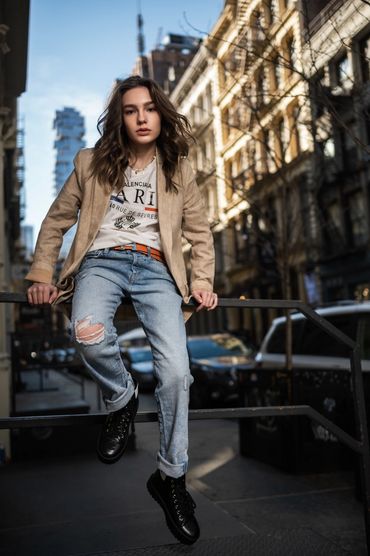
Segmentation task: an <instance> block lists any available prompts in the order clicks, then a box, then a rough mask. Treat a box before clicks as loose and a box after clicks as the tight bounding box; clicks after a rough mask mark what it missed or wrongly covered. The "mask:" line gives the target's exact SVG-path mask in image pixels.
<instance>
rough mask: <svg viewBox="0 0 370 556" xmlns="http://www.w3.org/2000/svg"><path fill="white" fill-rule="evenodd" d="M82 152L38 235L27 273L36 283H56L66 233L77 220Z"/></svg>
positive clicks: (79, 204) (79, 202)
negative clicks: (59, 257)
mask: <svg viewBox="0 0 370 556" xmlns="http://www.w3.org/2000/svg"><path fill="white" fill-rule="evenodd" d="M80 155H81V151H79V152H78V153H77V155H76V157H75V159H74V161H73V164H74V169H73V171H72V173H71V174H70V176H69V177H68V178H67V181H66V182H65V184H64V186H63V187H62V189H61V190H60V192H59V194H58V196H57V197H56V199H55V200H54V202H53V204H52V205H51V207H50V209H49V211H48V213H47V215H46V216H45V218H44V220H43V222H42V224H41V228H40V232H39V235H38V237H37V242H36V248H35V253H34V257H33V263H32V265H31V268H30V270H29V272H28V274H27V275H26V278H25V279H26V280H30V281H32V282H44V283H47V284H51V283H53V275H54V270H55V265H56V263H57V260H58V256H59V252H60V249H61V246H62V243H63V236H64V234H65V233H66V232H67V231H68V230H69V229H70V228H72V226H73V225H74V224H75V223H76V222H77V219H78V213H79V209H80V206H81V199H82V190H81V181H82V180H81V176H80V171H79V167H80Z"/></svg>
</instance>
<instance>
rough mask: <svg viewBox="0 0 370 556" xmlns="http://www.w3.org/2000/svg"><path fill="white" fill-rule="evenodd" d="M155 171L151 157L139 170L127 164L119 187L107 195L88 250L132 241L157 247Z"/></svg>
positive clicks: (158, 238)
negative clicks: (107, 198)
mask: <svg viewBox="0 0 370 556" xmlns="http://www.w3.org/2000/svg"><path fill="white" fill-rule="evenodd" d="M156 174H157V172H156V161H155V160H153V161H152V162H151V163H150V164H149V165H148V166H147V167H146V168H144V169H143V170H141V171H135V170H133V169H132V168H130V166H128V167H127V169H126V172H125V175H124V185H123V188H122V189H121V190H120V191H118V192H114V193H113V194H112V195H111V198H110V202H109V205H108V209H107V212H106V214H105V216H104V219H103V221H102V224H101V226H100V230H99V232H98V235H97V236H96V238H95V240H94V243H93V244H92V245H91V247H90V249H89V250H90V251H93V250H95V249H104V248H105V247H115V246H116V245H125V244H127V243H133V242H135V243H142V244H144V245H148V246H149V247H154V248H156V249H159V250H161V240H160V236H159V225H158V205H157V180H156V177H157V176H156Z"/></svg>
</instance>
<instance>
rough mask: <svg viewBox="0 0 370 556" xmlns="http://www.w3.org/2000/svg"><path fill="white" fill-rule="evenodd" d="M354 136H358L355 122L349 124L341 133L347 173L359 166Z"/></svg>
mask: <svg viewBox="0 0 370 556" xmlns="http://www.w3.org/2000/svg"><path fill="white" fill-rule="evenodd" d="M354 136H356V130H355V126H354V122H348V123H347V124H346V127H345V128H343V129H341V130H340V131H339V138H340V144H341V150H342V160H343V168H344V169H345V170H347V171H348V170H353V169H354V168H355V167H356V165H357V147H356V143H355V142H354V140H353V137H354Z"/></svg>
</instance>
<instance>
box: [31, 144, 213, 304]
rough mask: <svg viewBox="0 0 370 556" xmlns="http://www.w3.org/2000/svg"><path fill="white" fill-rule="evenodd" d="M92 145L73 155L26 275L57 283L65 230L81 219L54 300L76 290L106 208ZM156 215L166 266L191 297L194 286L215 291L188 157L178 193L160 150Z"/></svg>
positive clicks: (205, 230) (202, 211)
mask: <svg viewBox="0 0 370 556" xmlns="http://www.w3.org/2000/svg"><path fill="white" fill-rule="evenodd" d="M91 157H92V149H82V150H81V151H79V153H78V154H77V155H76V158H75V160H74V170H73V172H72V173H71V175H70V176H69V178H68V179H67V181H66V183H65V184H64V186H63V188H62V189H61V191H60V193H59V195H58V196H57V198H56V199H55V201H54V202H53V204H52V205H51V207H50V209H49V211H48V213H47V215H46V217H45V219H44V221H43V223H42V225H41V229H40V233H39V236H38V239H37V244H36V249H35V254H34V259H33V263H32V266H31V268H30V271H29V272H28V274H27V276H26V280H30V281H32V282H45V283H54V281H53V277H54V271H55V265H56V262H57V259H58V256H59V251H60V248H61V245H62V242H63V234H65V232H67V230H69V228H71V227H72V226H73V224H75V223H76V222H77V221H78V224H77V230H76V235H75V238H74V241H73V243H72V246H71V249H70V251H69V253H68V256H67V258H66V260H65V262H64V265H63V267H62V270H61V272H60V276H59V278H58V280H57V281H56V286H57V287H58V288H59V289H60V292H59V295H58V298H57V299H56V300H55V302H54V303H55V304H58V303H61V302H62V301H65V300H67V299H68V298H69V297H71V295H72V294H73V288H74V275H75V274H76V273H77V271H78V269H79V266H80V264H81V262H82V260H83V258H84V256H85V254H86V253H87V251H88V250H89V248H90V246H91V245H92V243H93V241H94V239H95V237H96V235H97V233H98V231H99V228H100V225H101V222H102V219H103V217H104V215H105V213H106V210H107V207H108V204H109V199H110V192H109V190H108V188H107V187H103V185H102V184H100V183H98V182H97V180H96V179H94V178H92V177H91V175H90V174H91V172H90V161H91ZM156 160H157V195H158V221H159V229H160V236H161V242H162V248H163V252H164V256H165V258H166V262H167V265H168V268H169V270H170V272H171V274H172V276H173V278H174V280H175V282H176V284H177V287H178V289H179V291H180V293H181V295H182V297H183V299H184V301H185V303H187V302H188V301H189V298H190V294H191V291H193V290H195V289H202V290H207V291H212V289H213V277H214V248H213V238H212V234H211V231H210V228H209V224H208V222H207V217H206V210H205V206H204V203H203V199H202V196H201V194H200V191H199V188H198V186H197V184H196V182H195V179H194V172H193V170H192V168H191V166H190V163H189V162H188V160H187V159H181V162H180V165H179V169H178V171H177V173H176V175H175V176H174V180H175V182H176V183H179V184H180V186H179V188H178V193H173V192H167V191H166V183H165V176H164V173H163V171H162V165H161V158H160V155H159V152H158V151H157V159H156ZM183 237H184V238H185V239H186V240H187V241H188V242H189V243H190V244H191V245H192V250H191V275H190V284H188V282H187V275H186V268H185V263H184V258H183V254H182V238H183Z"/></svg>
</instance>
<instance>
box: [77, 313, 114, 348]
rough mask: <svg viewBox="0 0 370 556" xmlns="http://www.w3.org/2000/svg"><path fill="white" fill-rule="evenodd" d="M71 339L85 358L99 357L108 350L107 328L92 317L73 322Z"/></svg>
mask: <svg viewBox="0 0 370 556" xmlns="http://www.w3.org/2000/svg"><path fill="white" fill-rule="evenodd" d="M71 337H72V340H73V342H74V344H75V346H76V348H77V350H78V351H79V352H80V353H81V354H83V355H85V356H92V357H94V356H97V355H99V353H101V352H102V351H103V350H104V349H105V348H106V344H107V332H106V327H105V325H104V323H102V322H98V321H95V320H94V319H93V316H92V315H88V316H86V317H84V318H82V319H76V320H74V321H72V324H71Z"/></svg>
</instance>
